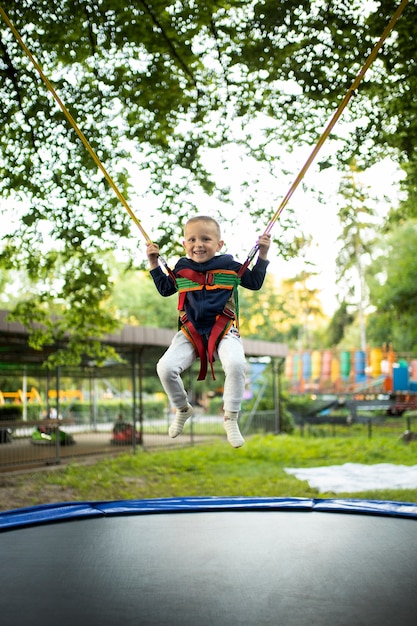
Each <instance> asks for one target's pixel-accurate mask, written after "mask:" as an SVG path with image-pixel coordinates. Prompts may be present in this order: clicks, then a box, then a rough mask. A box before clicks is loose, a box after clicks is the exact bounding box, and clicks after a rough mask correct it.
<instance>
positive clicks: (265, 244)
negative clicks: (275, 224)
mask: <svg viewBox="0 0 417 626" xmlns="http://www.w3.org/2000/svg"><path fill="white" fill-rule="evenodd" d="M270 245H271V235H270V234H263V235H261V236H260V237H259V239H258V247H259V258H260V259H263V260H264V261H266V258H267V256H268V250H269V248H270Z"/></svg>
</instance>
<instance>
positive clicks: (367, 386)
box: [285, 347, 417, 394]
mask: <svg viewBox="0 0 417 626" xmlns="http://www.w3.org/2000/svg"><path fill="white" fill-rule="evenodd" d="M285 377H286V379H287V381H288V382H289V385H290V390H291V392H292V393H304V392H314V393H337V394H340V393H360V392H362V393H366V392H369V393H390V392H403V393H417V358H410V357H409V356H402V355H397V354H395V353H394V351H393V349H392V347H389V348H386V347H382V348H370V349H369V350H366V351H365V350H340V351H336V350H306V351H301V352H300V351H299V352H296V351H293V352H290V354H289V355H288V357H287V359H286V362H285Z"/></svg>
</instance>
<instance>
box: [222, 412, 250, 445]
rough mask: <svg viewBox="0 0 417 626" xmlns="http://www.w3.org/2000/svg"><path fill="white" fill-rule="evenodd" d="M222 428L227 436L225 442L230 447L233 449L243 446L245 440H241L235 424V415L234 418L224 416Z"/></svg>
mask: <svg viewBox="0 0 417 626" xmlns="http://www.w3.org/2000/svg"><path fill="white" fill-rule="evenodd" d="M223 426H224V429H225V431H226V434H227V441H228V442H229V443H230V445H231V446H233V447H234V448H240V447H241V446H243V444H244V443H245V440H244V439H243V437H242V435H241V433H240V430H239V426H238V423H237V414H236V416H235V415H233V416H228V415H225V416H224V422H223Z"/></svg>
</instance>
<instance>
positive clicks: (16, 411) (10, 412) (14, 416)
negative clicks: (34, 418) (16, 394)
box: [0, 404, 23, 422]
mask: <svg viewBox="0 0 417 626" xmlns="http://www.w3.org/2000/svg"><path fill="white" fill-rule="evenodd" d="M22 417H23V406H22V405H21V404H3V405H1V406H0V421H1V422H3V421H4V422H5V421H11V422H17V421H18V420H21V419H22Z"/></svg>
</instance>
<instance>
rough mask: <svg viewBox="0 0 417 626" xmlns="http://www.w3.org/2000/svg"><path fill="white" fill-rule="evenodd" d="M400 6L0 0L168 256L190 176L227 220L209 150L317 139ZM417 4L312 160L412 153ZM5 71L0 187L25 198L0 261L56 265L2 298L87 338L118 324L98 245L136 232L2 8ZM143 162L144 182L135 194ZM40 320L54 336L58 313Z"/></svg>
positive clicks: (411, 156)
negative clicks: (34, 284) (340, 125)
mask: <svg viewBox="0 0 417 626" xmlns="http://www.w3.org/2000/svg"><path fill="white" fill-rule="evenodd" d="M395 4H396V3H394V2H393V1H392V0H380V2H379V3H378V7H379V8H378V11H377V12H376V13H372V14H370V13H369V11H370V9H369V7H368V5H366V6H365V5H364V3H362V2H360V1H359V0H355V1H354V2H351V3H348V4H346V3H345V2H342V0H339V1H337V2H334V3H331V4H328V3H321V2H318V0H316V1H312V2H307V1H306V0H291V1H287V0H285V2H284V0H280V1H278V2H277V1H276V0H251V1H249V2H247V1H246V0H210V2H207V0H201V1H198V2H193V3H181V2H177V1H174V0H171V1H167V0H153V1H152V3H151V2H149V1H147V0H141V1H140V2H135V3H126V2H122V1H121V0H63V1H62V2H60V3H55V4H51V3H50V2H48V1H47V0H38V1H37V2H34V0H9V1H8V2H7V6H6V8H7V11H8V14H9V16H10V18H11V19H12V21H13V22H14V23H15V25H16V26H17V28H18V30H19V32H20V33H21V34H22V36H23V38H24V40H25V41H26V43H27V45H28V46H29V48H30V50H31V52H32V53H33V54H34V55H35V57H36V58H37V59H38V60H39V61H40V62H41V65H42V67H43V68H44V71H45V73H46V75H47V76H48V77H50V79H51V80H52V82H53V85H54V87H55V88H56V90H57V92H58V93H59V95H60V97H61V98H62V100H63V101H64V102H65V104H66V106H67V108H68V109H69V111H70V112H71V114H72V115H73V117H74V118H75V119H76V120H77V121H78V123H79V126H80V127H81V129H82V131H83V132H84V133H85V135H86V136H87V137H88V138H89V140H90V143H91V144H92V146H93V148H94V149H95V151H96V152H97V154H98V156H99V157H100V159H101V161H102V162H103V163H104V164H105V165H106V167H107V169H108V170H109V171H110V172H111V174H112V176H113V178H114V180H115V181H116V183H117V185H118V187H119V188H120V190H121V192H122V193H123V194H124V195H125V196H127V197H129V196H131V198H132V199H138V198H140V200H141V206H143V204H145V206H147V205H148V202H149V197H150V196H151V197H152V199H155V198H156V201H155V202H154V210H153V215H154V216H159V221H158V223H159V224H161V227H160V228H159V229H158V230H157V232H155V233H152V234H153V235H154V236H155V238H156V239H157V240H158V242H159V243H160V245H161V246H162V247H163V248H164V253H165V254H168V255H170V254H171V253H173V252H175V251H178V248H177V247H176V244H175V243H174V242H175V241H176V240H177V235H178V234H179V232H180V228H181V222H182V221H183V220H184V218H185V217H186V216H187V214H188V213H189V212H190V210H195V209H194V206H195V198H194V194H195V193H196V192H197V191H200V190H202V191H203V192H204V193H206V194H215V195H217V198H218V200H219V201H221V202H222V203H223V204H222V206H223V207H224V210H223V211H222V217H223V218H224V219H226V220H227V219H228V220H230V221H232V220H234V219H236V209H235V208H234V207H232V206H231V205H230V204H229V205H228V204H227V189H221V188H220V189H219V188H217V186H216V180H215V171H214V172H213V173H212V172H211V171H209V168H208V167H207V156H208V155H210V156H211V157H212V158H213V159H216V166H215V167H214V168H213V169H214V170H215V169H216V167H217V169H221V168H222V167H223V166H222V157H221V155H222V151H224V150H227V148H228V146H230V145H232V144H239V146H240V148H241V150H242V154H244V155H251V156H252V157H253V158H255V159H258V160H260V161H262V162H263V163H264V164H265V166H266V167H269V168H270V170H271V171H272V172H274V173H275V175H279V174H281V172H278V168H281V170H282V171H284V170H285V164H284V165H282V166H281V165H280V152H281V150H280V146H281V145H282V144H283V143H284V142H286V143H287V144H288V149H289V150H290V149H291V148H292V147H293V146H294V145H296V144H301V143H304V142H308V143H310V144H313V143H314V142H315V141H317V138H318V135H319V132H320V129H321V127H322V120H323V119H324V118H325V117H326V116H327V115H328V114H330V113H332V112H333V111H334V108H335V104H336V103H337V102H339V101H340V99H341V97H342V96H343V95H344V93H345V91H346V88H347V85H348V84H349V83H350V82H351V81H350V78H353V76H352V71H355V70H356V69H357V68H358V67H359V66H360V64H361V62H362V61H363V60H364V59H365V57H366V54H367V52H368V51H369V47H370V45H372V44H373V42H374V40H375V37H376V36H379V35H380V34H381V32H382V30H383V27H384V26H385V24H386V21H387V19H388V17H389V16H390V15H391V14H392V13H393V10H394V8H395ZM416 12H417V8H416V7H415V6H414V5H413V4H411V3H410V5H409V6H408V7H407V9H406V14H405V15H406V19H405V18H403V19H401V20H400V21H399V22H398V26H397V27H396V36H395V37H392V38H391V40H390V42H389V45H388V46H387V47H386V48H385V50H384V53H383V54H381V55H380V58H379V60H378V63H376V64H375V68H373V69H372V71H371V72H370V74H369V75H368V77H367V80H366V81H365V82H364V84H363V88H361V92H360V93H361V97H360V98H357V99H355V100H353V101H352V103H351V105H350V107H349V111H348V112H347V115H346V120H347V121H348V122H349V129H350V130H349V132H348V133H345V134H343V133H339V134H337V135H336V134H335V139H337V142H338V143H337V146H338V147H340V149H339V150H338V151H337V152H335V153H334V155H333V156H331V157H328V156H326V157H323V160H322V162H321V163H320V164H319V166H320V168H321V169H324V168H325V167H327V164H328V163H329V162H330V163H337V162H340V163H343V162H346V161H347V160H349V159H351V158H352V156H353V155H356V156H357V158H358V159H359V158H360V159H361V160H362V161H363V162H366V163H369V162H371V161H372V160H375V159H377V158H380V156H381V154H386V153H387V152H390V153H393V154H396V155H398V158H399V159H400V160H401V162H409V163H410V164H412V163H414V160H415V147H414V146H415V143H414V134H415V129H416V124H417V122H416V121H415V120H416V119H417V116H416V115H415V106H416V105H415V103H414V98H413V93H414V82H415V76H416V74H415V72H416V69H415V63H413V62H410V60H411V61H412V60H413V59H414V58H415V46H416V41H417V37H416V36H415V35H416V29H417V26H416V24H417V20H416V19H415V18H416ZM0 76H1V81H0V101H1V102H2V107H1V110H0V121H1V127H2V134H1V137H0V155H1V156H0V174H1V175H0V196H1V197H2V198H5V197H7V198H8V201H9V203H11V204H12V205H13V206H14V208H15V211H17V212H20V221H19V225H18V228H17V229H15V230H13V232H9V233H7V234H6V242H5V247H4V250H3V252H2V256H1V258H0V261H2V262H3V264H5V265H7V266H10V267H23V268H26V269H27V271H28V273H29V274H30V275H34V274H35V272H37V273H38V274H39V275H40V276H46V275H48V276H50V277H51V279H50V280H49V281H44V287H45V288H44V289H41V287H39V294H38V296H37V298H35V299H33V300H32V302H29V301H28V302H27V306H25V307H20V309H19V310H17V311H16V312H15V314H16V315H19V317H20V319H21V321H23V322H25V323H30V322H31V321H34V320H35V318H36V321H41V322H42V323H44V324H47V319H48V316H49V315H50V313H51V312H52V311H55V310H56V309H58V311H59V315H60V318H61V319H62V327H61V328H58V330H59V333H62V332H63V330H64V328H65V327H66V328H67V329H68V328H71V329H73V330H74V332H75V335H77V336H78V338H79V340H80V341H81V342H83V341H84V340H85V341H87V339H88V337H89V336H91V334H95V335H99V334H100V333H101V332H108V331H109V330H111V329H112V327H113V325H114V320H113V319H112V317H111V315H108V314H107V313H106V310H105V307H104V306H103V301H104V300H105V298H106V297H107V296H108V295H109V294H110V292H111V289H112V284H111V280H110V279H109V275H108V268H107V266H106V262H105V260H104V259H103V257H102V253H103V252H104V253H105V252H106V251H108V250H114V249H116V248H117V249H119V250H121V249H123V248H126V247H127V248H131V241H129V239H130V238H131V237H132V232H131V228H132V224H131V221H130V219H129V217H128V215H127V214H126V213H125V211H124V209H123V208H122V207H121V206H120V205H119V203H118V201H117V199H116V198H115V196H114V195H113V193H112V191H111V189H109V187H108V185H107V183H106V181H105V180H104V179H103V176H102V175H101V173H97V168H96V165H95V164H94V162H93V161H92V159H91V157H90V156H89V155H88V154H87V152H86V150H85V149H84V146H83V145H82V144H81V142H80V141H79V140H78V138H77V136H76V134H75V132H74V131H73V129H72V128H70V126H69V125H68V123H67V122H66V120H65V118H64V117H63V115H62V113H61V111H60V110H58V109H57V107H56V106H55V104H54V102H52V101H51V98H50V96H49V94H48V93H47V91H46V89H45V87H44V85H42V84H41V82H40V81H39V78H38V77H37V76H36V74H35V73H34V70H33V68H32V67H31V65H30V63H29V62H28V60H27V59H26V57H25V56H24V55H23V53H22V51H21V50H20V48H19V47H18V45H17V43H16V41H15V40H14V38H13V36H12V34H11V32H10V30H9V29H8V28H7V27H6V26H5V25H4V24H3V28H2V31H1V39H0ZM254 123H256V124H255V126H256V129H257V131H256V133H255V132H254V131H253V129H254V127H255V126H254V125H253V124H254ZM132 171H133V172H134V174H133V175H132ZM139 175H141V178H140V180H141V181H143V180H146V191H140V192H139V194H138V192H137V191H134V188H133V183H134V180H133V179H137V178H138V176H139ZM256 187H257V186H256V180H253V181H252V185H251V189H249V190H248V196H247V199H246V201H245V202H246V203H247V206H248V207H251V211H253V214H254V218H255V219H257V218H259V219H262V220H263V219H264V214H263V212H262V211H261V208H259V209H256V210H253V209H252V207H253V206H254V205H255V203H254V202H253V201H252V199H253V196H254V195H255V194H256ZM288 211H290V208H288ZM161 216H163V220H162V219H161ZM283 227H284V228H287V227H288V228H289V227H290V220H288V222H287V220H286V219H284V221H283ZM276 245H277V246H278V249H279V250H280V252H281V253H282V254H286V253H287V251H286V249H285V246H284V245H283V244H282V243H281V239H280V240H279V241H276ZM58 264H59V265H60V267H59V268H58V267H57V266H58ZM74 275H75V276H76V280H73V276H74ZM96 277H97V279H96ZM48 282H49V283H51V282H52V283H53V289H50V288H49V285H47V283H48ZM47 287H48V288H47ZM87 292H88V293H87ZM93 311H96V312H98V313H99V314H98V315H94V313H93ZM31 313H33V314H34V315H33V319H32V318H31ZM85 322H86V323H85ZM47 330H48V332H47V335H48V337H49V339H50V338H51V336H53V335H54V332H55V326H52V327H49V328H48V329H47ZM51 333H52V335H51ZM59 333H58V334H59ZM38 341H41V337H40V336H38ZM84 345H85V346H87V345H88V343H85V342H84Z"/></svg>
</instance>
